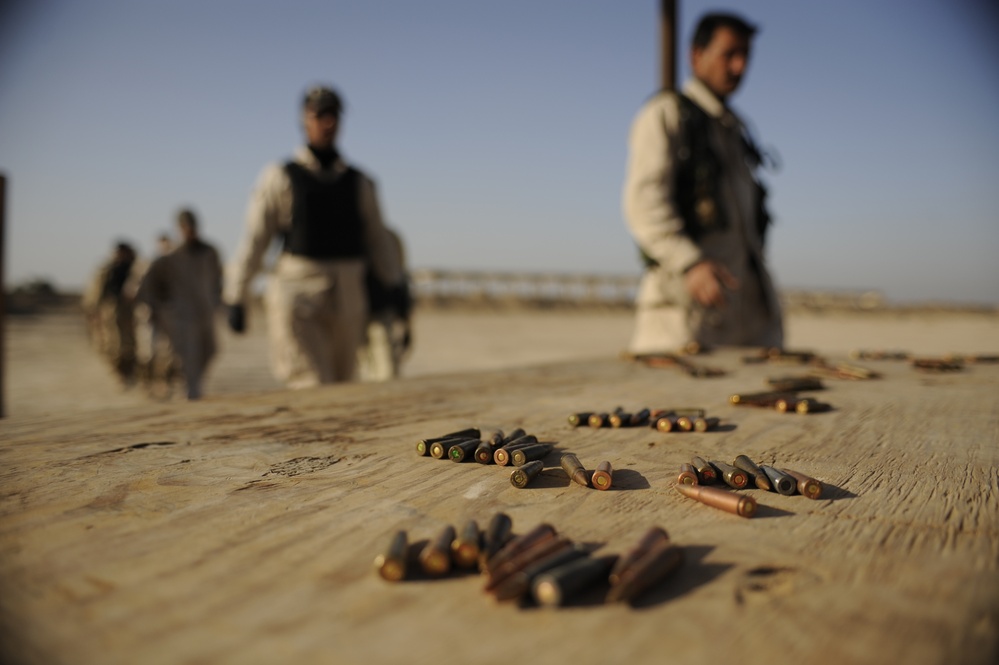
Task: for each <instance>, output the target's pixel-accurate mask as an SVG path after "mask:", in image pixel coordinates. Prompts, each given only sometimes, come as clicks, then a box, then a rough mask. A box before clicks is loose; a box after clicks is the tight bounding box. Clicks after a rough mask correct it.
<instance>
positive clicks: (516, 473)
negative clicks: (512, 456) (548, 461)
mask: <svg viewBox="0 0 999 665" xmlns="http://www.w3.org/2000/svg"><path fill="white" fill-rule="evenodd" d="M544 468H545V463H544V462H542V461H541V460H539V459H536V460H533V461H531V462H528V463H527V464H525V465H523V466H518V467H517V468H516V469H514V470H513V473H511V474H510V484H511V485H513V486H514V487H516V488H518V489H524V488H525V487H527V486H528V485H530V484H531V481H532V480H534V479H535V478H537V477H538V474H539V473H541V470H542V469H544Z"/></svg>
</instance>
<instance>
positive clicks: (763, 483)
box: [732, 455, 773, 492]
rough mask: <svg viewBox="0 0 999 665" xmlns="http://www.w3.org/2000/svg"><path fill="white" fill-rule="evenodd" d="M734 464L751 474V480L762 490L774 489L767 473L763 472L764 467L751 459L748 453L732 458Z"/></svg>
mask: <svg viewBox="0 0 999 665" xmlns="http://www.w3.org/2000/svg"><path fill="white" fill-rule="evenodd" d="M732 466H734V467H736V468H738V469H742V470H743V471H745V472H746V475H748V476H750V480H752V481H753V484H754V485H756V486H757V487H758V488H760V489H761V490H766V491H767V492H769V491H771V490H772V489H773V486H772V485H771V484H770V480H769V479H768V478H767V474H765V473H763V469H761V468H760V467H758V466H757V465H756V463H755V462H753V460H751V459H749V457H747V456H746V455H739V456H738V457H736V458H735V459H734V460H732Z"/></svg>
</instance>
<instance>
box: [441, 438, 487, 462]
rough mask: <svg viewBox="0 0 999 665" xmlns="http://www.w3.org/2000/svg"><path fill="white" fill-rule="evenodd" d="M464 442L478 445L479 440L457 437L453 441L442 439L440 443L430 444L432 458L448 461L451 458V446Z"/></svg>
mask: <svg viewBox="0 0 999 665" xmlns="http://www.w3.org/2000/svg"><path fill="white" fill-rule="evenodd" d="M463 441H474V442H476V445H478V443H479V440H478V439H472V438H469V437H455V438H453V439H441V440H440V441H434V442H433V443H431V444H430V456H431V457H433V458H434V459H446V458H448V457H449V453H450V451H451V446H453V445H455V444H457V443H461V442H463Z"/></svg>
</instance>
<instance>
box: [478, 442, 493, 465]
mask: <svg viewBox="0 0 999 665" xmlns="http://www.w3.org/2000/svg"><path fill="white" fill-rule="evenodd" d="M493 452H494V451H493V447H492V446H491V445H489V443H488V442H486V441H483V442H482V443H480V444H479V447H478V448H476V449H475V455H474V457H475V461H476V462H478V463H479V464H492V463H493Z"/></svg>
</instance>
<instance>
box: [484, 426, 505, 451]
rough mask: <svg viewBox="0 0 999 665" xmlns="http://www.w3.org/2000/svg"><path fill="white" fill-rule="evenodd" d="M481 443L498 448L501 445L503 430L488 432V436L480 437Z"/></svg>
mask: <svg viewBox="0 0 999 665" xmlns="http://www.w3.org/2000/svg"><path fill="white" fill-rule="evenodd" d="M482 441H483V442H484V443H487V444H489V445H490V446H492V447H493V448H498V447H499V446H501V445H503V430H501V429H494V430H492V431H491V432H489V435H488V436H484V437H482Z"/></svg>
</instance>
